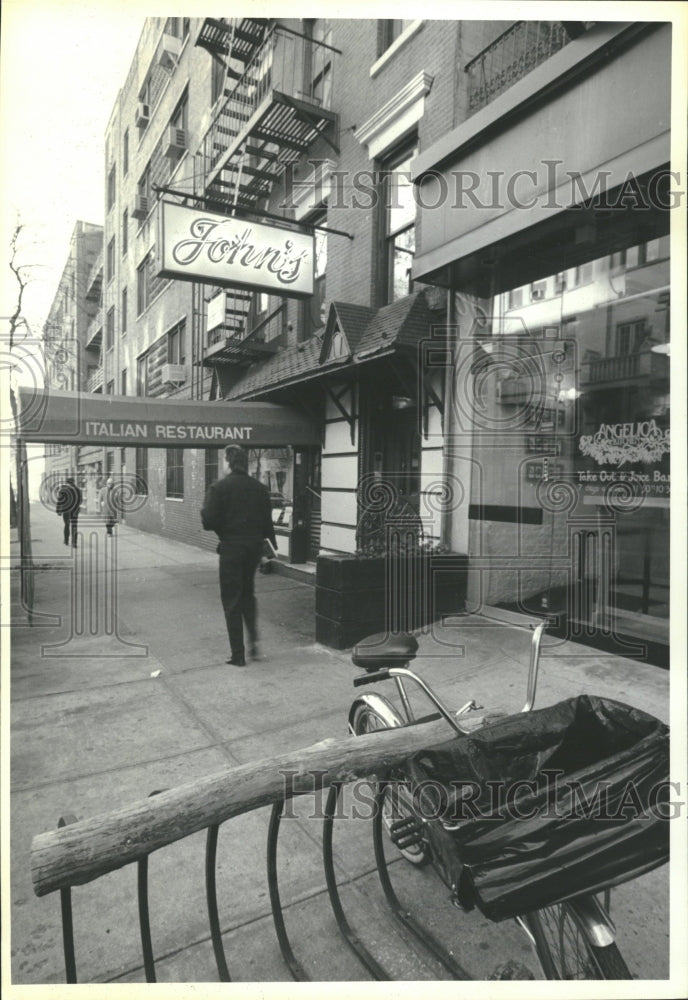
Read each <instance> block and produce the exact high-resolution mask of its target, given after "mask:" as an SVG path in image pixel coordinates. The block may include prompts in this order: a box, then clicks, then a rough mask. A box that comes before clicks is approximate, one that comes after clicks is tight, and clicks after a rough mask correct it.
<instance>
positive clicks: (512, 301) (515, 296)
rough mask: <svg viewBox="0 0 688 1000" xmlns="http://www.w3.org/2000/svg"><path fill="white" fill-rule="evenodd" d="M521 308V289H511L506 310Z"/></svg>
mask: <svg viewBox="0 0 688 1000" xmlns="http://www.w3.org/2000/svg"><path fill="white" fill-rule="evenodd" d="M522 306H523V289H522V288H512V289H511V291H510V292H509V299H508V306H507V308H508V309H520V308H521V307H522Z"/></svg>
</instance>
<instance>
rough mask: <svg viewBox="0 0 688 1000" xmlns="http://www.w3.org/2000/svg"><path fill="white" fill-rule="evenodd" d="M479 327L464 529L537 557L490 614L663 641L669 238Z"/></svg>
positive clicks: (512, 298) (520, 302)
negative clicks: (475, 471) (468, 515)
mask: <svg viewBox="0 0 688 1000" xmlns="http://www.w3.org/2000/svg"><path fill="white" fill-rule="evenodd" d="M526 287H528V286H526ZM533 293H535V294H533ZM485 317H486V318H485V321H484V322H483V324H482V326H481V328H480V330H479V333H478V335H477V337H476V340H477V345H476V351H477V355H476V360H475V361H474V363H473V374H474V380H475V381H474V384H475V386H476V388H475V389H474V391H475V392H476V393H477V392H480V401H481V402H482V403H483V404H484V405H483V409H482V410H478V411H476V412H477V413H478V416H477V417H476V421H477V424H478V427H477V433H476V453H475V454H476V456H477V458H478V461H479V465H480V477H479V488H478V487H477V486H476V487H474V495H473V496H472V501H473V504H472V509H473V515H472V516H473V517H474V519H475V520H476V521H479V522H480V521H482V522H485V521H490V531H491V532H492V535H491V539H490V545H491V547H493V548H495V550H496V549H500V550H502V551H509V552H515V553H516V554H517V556H518V557H522V556H523V554H524V553H527V554H536V553H539V554H540V555H539V556H538V558H537V559H535V560H534V561H533V565H532V566H531V567H530V569H529V570H528V572H527V573H526V572H522V571H521V570H518V571H517V572H516V573H515V574H514V578H512V579H511V580H510V581H508V580H507V576H508V575H507V574H504V575H503V580H504V586H503V589H502V590H501V591H499V592H498V593H493V594H492V598H491V599H492V601H493V603H503V604H509V603H511V604H514V605H518V606H520V607H521V608H522V609H525V610H529V611H531V612H536V611H542V610H543V609H547V608H548V607H550V606H552V604H553V605H554V606H556V607H557V608H558V609H561V608H562V607H563V605H564V604H566V609H565V610H566V613H567V615H568V617H569V619H570V620H571V621H572V622H573V623H574V624H575V623H576V622H577V623H578V624H579V625H580V626H581V627H582V628H585V629H588V630H591V629H598V630H600V629H601V630H603V631H604V630H607V631H608V632H610V633H614V634H621V635H624V636H630V637H638V638H644V639H649V640H651V641H658V642H663V641H664V642H666V641H667V640H668V616H669V503H670V474H669V463H670V450H669V449H670V432H669V418H670V393H669V388H670V387H669V353H670V346H669V345H670V327H669V237H668V236H667V237H662V238H660V239H654V240H651V241H649V242H646V243H642V244H639V245H636V246H633V247H629V248H627V249H626V250H625V251H623V252H615V253H613V254H608V255H606V256H604V257H599V258H597V259H594V260H590V261H586V262H584V263H582V264H580V265H578V266H577V267H575V268H571V269H569V270H568V271H565V272H559V273H557V274H552V275H550V276H548V277H546V278H541V279H538V280H537V281H536V282H534V283H533V284H532V285H531V286H530V294H528V295H526V294H524V289H523V286H521V287H520V288H514V289H511V290H507V291H505V292H502V293H500V294H499V295H497V296H495V297H494V299H493V300H492V302H491V303H486V308H485ZM488 317H489V318H488ZM478 355H479V356H478ZM495 432H497V433H495ZM476 530H478V531H480V530H487V528H486V527H485V525H484V523H483V526H482V527H480V526H479V525H478V526H476ZM500 533H501V534H500ZM517 536H518V537H517ZM538 560H539V562H538ZM517 561H518V560H517V559H516V560H515V565H516V564H517ZM536 563H537V568H536V565H535V564H536ZM515 577H518V579H517V580H516V579H515Z"/></svg>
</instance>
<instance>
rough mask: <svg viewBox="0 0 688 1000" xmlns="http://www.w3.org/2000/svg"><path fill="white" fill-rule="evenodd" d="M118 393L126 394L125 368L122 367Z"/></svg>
mask: <svg viewBox="0 0 688 1000" xmlns="http://www.w3.org/2000/svg"><path fill="white" fill-rule="evenodd" d="M119 391H120V394H121V395H122V396H126V394H127V369H126V368H123V369H122V375H121V381H120V389H119Z"/></svg>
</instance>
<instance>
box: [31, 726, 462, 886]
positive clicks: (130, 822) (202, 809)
mask: <svg viewBox="0 0 688 1000" xmlns="http://www.w3.org/2000/svg"><path fill="white" fill-rule="evenodd" d="M471 721H473V722H474V723H478V721H479V720H478V718H477V717H476V716H473V718H472V720H471ZM471 728H473V727H471ZM451 738H452V730H451V728H450V727H449V725H448V724H447V723H446V722H445V721H435V722H427V723H422V724H419V725H416V726H410V727H408V728H399V729H390V730H383V731H381V732H376V733H370V734H368V735H365V736H358V737H355V738H354V737H351V736H348V737H343V738H339V739H328V740H323V741H321V742H320V743H315V744H313V745H311V746H309V747H306V748H304V749H302V750H297V751H292V752H290V753H283V754H279V755H276V756H274V757H270V758H268V759H266V760H261V761H258V762H256V763H252V764H242V765H240V766H238V767H234V768H231V769H230V770H227V771H223V772H221V773H219V774H214V775H208V776H207V777H205V778H201V779H200V780H196V781H193V782H188V783H186V784H184V785H179V786H178V787H177V788H172V789H169V790H168V791H165V792H161V793H160V794H159V795H156V796H154V797H153V798H147V799H144V800H143V801H141V802H136V803H133V804H132V805H129V806H125V807H124V808H122V809H118V810H115V811H113V812H109V813H103V814H101V815H99V816H94V817H92V818H90V819H85V820H81V821H80V822H78V823H74V824H71V825H70V826H67V827H64V828H62V829H60V830H51V831H49V832H47V833H40V834H38V835H37V836H36V837H34V839H33V843H32V845H31V877H32V881H33V887H34V892H35V893H36V895H37V896H45V895H47V894H48V893H50V892H55V891H56V890H58V889H64V888H67V887H68V886H72V885H84V884H85V883H87V882H91V881H93V879H96V878H99V877H100V876H101V875H104V874H106V872H111V871H115V870H116V869H118V868H123V867H124V866H125V865H129V864H131V863H132V862H134V861H138V860H139V859H140V858H142V857H145V856H146V855H148V854H150V853H152V852H153V851H157V850H159V849H160V848H161V847H165V846H166V845H168V844H172V843H174V842H175V841H177V840H182V839H183V838H185V837H188V836H190V835H191V834H192V833H197V832H198V831H199V830H204V829H206V828H207V827H208V826H212V825H213V824H216V823H223V822H224V821H225V820H227V819H230V818H231V817H232V816H239V815H240V814H241V813H246V812H250V811H251V810H253V809H259V808H260V807H261V806H266V805H270V804H271V803H273V802H277V801H279V800H281V799H283V798H284V797H285V790H290V792H291V794H292V795H302V794H306V793H309V792H310V793H312V792H313V791H314V786H315V787H317V788H320V787H328V786H329V785H331V784H332V783H333V782H338V781H339V782H349V781H353V780H355V779H356V778H365V777H370V776H371V775H373V774H376V773H378V774H379V773H381V772H382V771H384V770H386V769H387V768H390V767H395V766H398V765H399V764H400V763H401V762H402V761H403V760H405V758H406V757H408V756H409V754H411V753H414V752H415V751H417V750H421V749H424V748H428V747H432V746H434V745H435V744H437V743H440V742H444V741H446V740H447V739H451ZM314 771H315V772H323V774H322V776H320V775H318V779H317V783H316V782H315V781H314V778H313V775H312V772H314Z"/></svg>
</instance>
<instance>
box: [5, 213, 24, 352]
mask: <svg viewBox="0 0 688 1000" xmlns="http://www.w3.org/2000/svg"><path fill="white" fill-rule="evenodd" d="M23 228H24V226H23V225H22V223H21V222H18V223H17V224H16V226H15V227H14V232H13V233H12V239H11V240H10V248H11V250H12V256H11V257H10V261H9V265H10V271H11V272H12V274H13V275H14V276H15V278H16V279H17V284H18V285H19V293H18V295H17V304H16V306H15V309H14V312H13V313H12V315H11V316H10V350H12V348H13V347H14V337H15V334H16V332H17V328H18V327H19V325H20V323H21V322H23V317H22V300H23V298H24V289H25V288H26V285H27V280H26V278H25V277H24V275H23V274H22V271H23V270H24V268H23V266H22V265H21V264H17V242H18V240H19V237H20V235H21V231H22V229H23Z"/></svg>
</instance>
